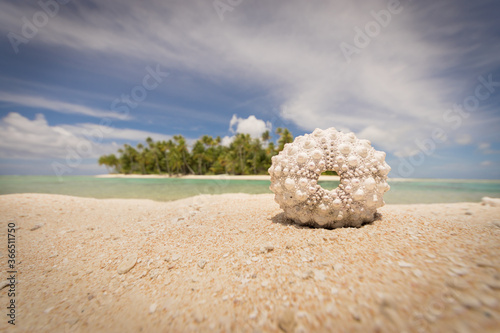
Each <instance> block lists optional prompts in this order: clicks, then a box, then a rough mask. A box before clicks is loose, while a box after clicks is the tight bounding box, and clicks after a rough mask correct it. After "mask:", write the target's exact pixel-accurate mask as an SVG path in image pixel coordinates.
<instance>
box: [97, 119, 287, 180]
mask: <svg viewBox="0 0 500 333" xmlns="http://www.w3.org/2000/svg"><path fill="white" fill-rule="evenodd" d="M276 133H277V134H278V135H279V139H278V142H277V145H278V147H277V148H276V147H275V144H274V142H272V141H271V134H270V133H269V131H266V132H265V133H263V134H262V137H261V138H260V139H252V138H251V137H250V135H249V134H237V135H236V136H235V137H234V140H233V142H232V143H231V144H230V145H229V147H225V146H222V145H221V138H220V137H216V138H213V137H211V136H208V135H204V136H203V137H201V138H200V139H198V140H197V141H196V142H195V143H194V145H193V147H192V149H191V151H190V150H189V149H188V146H187V144H186V140H185V139H184V137H183V136H182V135H176V136H174V137H173V140H168V141H157V142H155V141H153V140H152V139H151V138H147V139H146V142H145V144H142V143H139V144H138V145H137V146H136V147H135V148H134V147H132V146H130V145H128V144H125V145H124V146H123V148H120V149H119V150H118V156H116V155H115V154H110V155H104V156H101V157H100V158H99V165H105V166H106V168H107V169H108V171H109V172H113V173H124V174H168V175H186V174H197V175H216V174H233V175H258V174H267V169H268V168H269V167H270V166H271V157H272V156H274V155H276V154H278V152H280V151H281V150H282V149H283V147H284V146H285V144H286V143H290V142H292V141H293V136H292V134H291V133H290V131H289V130H288V129H286V128H278V129H277V130H276Z"/></svg>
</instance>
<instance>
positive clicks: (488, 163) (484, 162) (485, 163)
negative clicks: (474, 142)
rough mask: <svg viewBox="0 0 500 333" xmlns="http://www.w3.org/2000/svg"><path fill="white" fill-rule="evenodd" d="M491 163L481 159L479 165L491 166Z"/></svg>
mask: <svg viewBox="0 0 500 333" xmlns="http://www.w3.org/2000/svg"><path fill="white" fill-rule="evenodd" d="M492 164H493V162H491V161H482V162H481V166H485V167H488V166H491V165H492Z"/></svg>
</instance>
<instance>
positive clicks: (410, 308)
mask: <svg viewBox="0 0 500 333" xmlns="http://www.w3.org/2000/svg"><path fill="white" fill-rule="evenodd" d="M0 211H2V214H1V215H0V222H1V223H2V224H3V225H4V226H7V225H8V224H9V223H11V224H12V223H13V224H15V226H16V231H15V234H16V242H17V243H16V250H17V253H18V256H19V258H22V261H20V262H16V265H17V266H16V269H17V272H18V273H19V276H21V277H22V283H20V284H19V285H18V286H17V288H21V289H19V291H20V292H19V295H18V296H17V295H16V297H17V299H16V305H17V304H19V305H18V308H17V311H18V314H21V313H22V316H21V315H20V316H18V318H17V320H16V329H17V330H19V331H37V332H52V331H76V332H89V331H92V332H108V331H116V332H118V331H122V332H125V331H136V332H137V331H144V332H156V331H161V330H167V331H172V332H181V331H182V332H199V331H265V332H280V331H285V332H296V331H299V332H300V331H306V332H312V331H323V330H326V329H328V328H332V327H335V329H336V330H338V331H348V332H351V331H358V332H359V331H380V332H400V331H408V332H413V331H416V330H417V328H418V329H421V330H423V331H436V332H438V331H441V332H443V331H458V332H461V331H476V332H493V331H497V330H498V329H499V328H500V247H499V246H498V244H499V240H500V220H499V218H498V217H499V216H500V207H499V206H496V207H495V206H490V205H482V204H480V203H450V204H412V205H387V206H384V207H382V208H380V209H379V210H378V211H379V213H380V215H381V216H380V218H379V219H378V220H376V221H374V222H373V223H369V224H366V225H364V226H362V227H360V228H339V229H333V230H327V229H321V228H317V229H313V228H306V227H298V226H296V225H294V224H291V223H290V222H289V221H287V220H286V219H285V218H284V216H283V213H282V210H281V209H280V208H279V206H278V205H277V204H276V203H275V202H274V200H273V195H272V194H254V195H252V194H220V195H200V196H196V197H190V198H186V199H180V200H177V201H171V202H156V201H153V200H144V199H91V198H80V197H71V196H65V195H50V194H8V195H2V196H0ZM4 236H5V237H6V236H7V235H6V230H5V231H4ZM6 258H7V254H6V252H5V251H1V252H0V259H1V260H6ZM47 290H50V292H47ZM16 294H17V293H16ZM8 301H9V297H8V293H7V292H6V289H3V290H1V292H0V302H2V303H4V304H7V302H8ZM8 326H9V325H8V324H7V321H6V320H2V321H0V331H2V330H4V329H7V328H8Z"/></svg>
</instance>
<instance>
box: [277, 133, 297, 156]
mask: <svg viewBox="0 0 500 333" xmlns="http://www.w3.org/2000/svg"><path fill="white" fill-rule="evenodd" d="M276 134H278V135H279V136H280V138H279V139H278V152H280V151H282V150H283V148H284V147H285V144H287V143H291V142H293V135H292V133H290V131H289V130H288V129H287V128H282V127H278V128H277V129H276Z"/></svg>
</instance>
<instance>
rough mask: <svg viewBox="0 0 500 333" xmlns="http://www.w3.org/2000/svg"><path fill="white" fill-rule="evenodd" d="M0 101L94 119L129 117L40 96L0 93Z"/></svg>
mask: <svg viewBox="0 0 500 333" xmlns="http://www.w3.org/2000/svg"><path fill="white" fill-rule="evenodd" d="M0 101H1V102H7V103H12V104H14V105H16V106H27V107H31V108H35V109H38V110H40V109H45V110H50V111H55V112H60V113H66V114H78V115H85V116H90V117H96V118H113V119H121V120H127V119H130V116H129V115H126V114H120V113H118V112H113V111H108V110H101V109H95V108H91V107H87V106H84V105H80V104H73V103H67V102H62V101H57V100H52V99H48V98H45V97H42V96H33V95H20V94H13V93H6V92H0Z"/></svg>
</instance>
